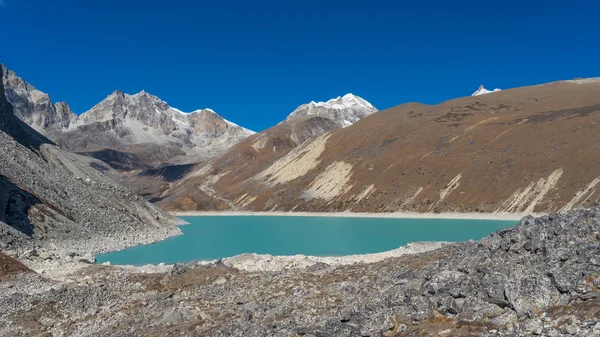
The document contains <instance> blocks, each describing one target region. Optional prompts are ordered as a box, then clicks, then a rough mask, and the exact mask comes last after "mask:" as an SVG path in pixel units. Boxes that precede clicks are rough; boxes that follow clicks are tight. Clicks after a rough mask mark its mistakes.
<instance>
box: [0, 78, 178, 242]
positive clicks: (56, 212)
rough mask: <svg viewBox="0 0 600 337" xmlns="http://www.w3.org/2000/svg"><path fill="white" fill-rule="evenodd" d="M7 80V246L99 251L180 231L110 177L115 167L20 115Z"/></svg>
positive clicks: (1, 137)
mask: <svg viewBox="0 0 600 337" xmlns="http://www.w3.org/2000/svg"><path fill="white" fill-rule="evenodd" d="M4 75H6V72H3V76H4ZM2 83H4V81H2ZM2 83H0V148H2V151H0V250H9V251H13V252H15V251H16V252H23V251H24V250H25V249H27V248H29V249H34V248H37V247H42V248H45V249H58V250H61V249H62V250H69V251H73V252H81V253H85V252H99V251H106V250H114V249H121V248H125V247H128V246H131V245H135V244H140V243H148V242H154V241H156V240H160V239H164V238H167V237H169V236H171V235H174V234H177V233H179V230H178V229H177V228H176V227H175V226H174V225H175V224H176V222H177V219H175V218H173V217H172V216H170V215H168V214H166V213H165V212H163V211H162V210H160V209H159V208H157V207H154V206H153V205H151V204H149V203H148V202H146V201H145V200H143V199H142V198H141V197H139V196H137V195H135V194H134V193H133V192H131V191H130V190H128V189H126V188H124V187H121V186H119V185H116V184H115V183H113V182H112V181H110V180H109V178H108V177H109V176H111V168H110V167H109V166H107V165H106V164H104V163H102V162H100V161H98V160H94V159H91V158H88V157H83V156H79V155H76V154H72V153H69V152H66V151H64V150H62V149H61V148H59V147H57V146H55V145H54V144H53V143H52V142H51V141H50V140H48V139H47V138H45V137H43V136H42V135H40V134H39V133H38V132H36V131H35V130H34V129H32V128H31V127H30V126H29V125H27V124H25V123H24V122H23V121H22V120H20V119H19V118H17V117H16V116H15V114H14V112H13V107H12V105H11V104H10V103H8V101H7V100H6V97H5V95H4V88H3V85H2ZM36 111H37V110H36ZM63 111H64V110H63ZM36 120H37V119H36ZM98 171H104V172H105V173H107V175H103V174H100V173H99V172H98ZM113 174H115V173H114V172H113Z"/></svg>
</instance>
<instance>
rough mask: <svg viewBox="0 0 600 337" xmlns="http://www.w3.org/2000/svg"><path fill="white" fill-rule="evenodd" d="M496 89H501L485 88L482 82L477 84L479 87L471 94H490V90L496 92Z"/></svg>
mask: <svg viewBox="0 0 600 337" xmlns="http://www.w3.org/2000/svg"><path fill="white" fill-rule="evenodd" d="M497 91H502V89H498V88H496V89H494V90H491V91H490V90H487V89H486V88H484V87H483V84H482V85H480V86H479V89H477V91H475V92H474V93H473V95H471V96H479V95H485V94H490V93H492V92H497Z"/></svg>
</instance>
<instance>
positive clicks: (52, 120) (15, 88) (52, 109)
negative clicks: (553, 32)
mask: <svg viewBox="0 0 600 337" xmlns="http://www.w3.org/2000/svg"><path fill="white" fill-rule="evenodd" d="M0 70H1V72H2V74H3V76H2V79H3V84H4V88H5V90H6V97H7V99H8V101H9V102H11V104H12V105H13V106H14V111H15V115H16V116H17V117H18V118H20V119H21V120H23V121H24V122H25V123H27V124H28V125H29V126H31V127H32V128H34V129H36V130H38V131H43V130H46V129H50V128H52V129H54V128H55V129H58V130H60V129H63V128H66V127H69V125H70V123H71V122H72V121H75V120H77V118H78V117H77V115H76V114H74V113H73V112H72V111H71V109H70V108H69V106H68V105H67V104H66V103H64V102H61V103H57V104H53V103H52V100H51V99H50V96H48V94H46V93H44V92H41V91H39V90H37V89H36V88H35V87H33V86H32V85H31V84H29V83H27V82H25V81H24V80H23V79H22V78H20V77H18V76H17V75H16V74H15V73H14V72H13V71H11V70H8V69H7V68H6V67H5V66H4V65H3V64H0Z"/></svg>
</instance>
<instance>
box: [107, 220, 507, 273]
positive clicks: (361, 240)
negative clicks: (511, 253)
mask: <svg viewBox="0 0 600 337" xmlns="http://www.w3.org/2000/svg"><path fill="white" fill-rule="evenodd" d="M180 218H181V219H183V220H185V221H187V222H189V225H184V226H181V227H180V228H181V230H182V231H183V233H184V234H183V235H180V236H178V237H174V238H171V239H168V240H165V241H161V242H157V243H153V244H148V245H143V246H137V247H132V248H129V249H125V250H122V251H118V252H112V253H107V254H99V255H97V256H96V258H97V263H103V262H106V261H110V263H111V264H117V265H124V264H128V265H145V264H158V263H161V262H163V263H166V264H171V263H175V262H188V261H193V260H215V259H219V258H225V257H231V256H235V255H239V254H244V253H258V254H271V255H295V254H304V255H313V256H344V255H353V254H369V253H379V252H384V251H388V250H392V249H396V248H398V247H400V246H403V245H405V244H407V243H409V242H416V241H467V240H469V239H474V240H479V239H481V238H483V237H485V236H487V235H488V234H490V233H492V232H494V231H497V230H500V229H503V228H508V227H513V226H515V225H516V224H517V223H518V221H516V220H509V221H506V220H464V219H393V218H352V217H303V216H191V217H180Z"/></svg>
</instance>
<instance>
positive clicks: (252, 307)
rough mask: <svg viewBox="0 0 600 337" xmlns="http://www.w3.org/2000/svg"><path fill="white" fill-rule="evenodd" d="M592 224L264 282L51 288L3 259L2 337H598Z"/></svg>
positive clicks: (89, 283) (117, 277) (97, 281)
mask: <svg viewBox="0 0 600 337" xmlns="http://www.w3.org/2000/svg"><path fill="white" fill-rule="evenodd" d="M599 212H600V210H598V209H594V210H589V211H575V212H570V213H568V214H564V215H550V216H545V217H542V218H532V217H526V218H524V219H523V220H521V222H520V224H519V225H518V226H517V227H515V228H513V229H505V230H501V231H499V232H496V233H493V234H491V235H490V236H489V237H487V238H484V239H483V240H481V241H479V242H464V243H456V244H450V245H445V246H443V247H442V248H440V249H436V250H430V251H427V252H423V253H420V254H415V255H404V256H400V257H396V258H389V259H386V260H383V261H380V262H376V263H367V264H363V263H360V264H349V265H337V266H336V265H328V264H326V263H318V264H314V265H312V266H309V267H306V268H301V267H299V268H293V269H283V270H281V269H280V270H271V269H270V268H266V269H268V270H271V271H268V272H265V271H256V270H253V271H244V270H242V269H236V268H234V267H232V264H231V263H230V262H231V261H230V260H229V259H226V260H224V261H217V262H214V263H212V264H209V265H202V264H200V263H190V264H186V265H175V266H174V267H173V268H169V269H170V272H164V271H160V269H159V268H160V267H154V268H150V267H146V268H142V269H132V268H120V267H111V266H98V265H96V266H88V267H86V268H84V269H80V270H78V271H77V272H75V273H72V274H70V275H66V278H67V279H68V280H65V281H62V280H52V279H48V278H47V277H43V276H41V275H38V274H35V273H33V272H28V271H27V269H26V268H24V267H23V266H22V265H19V264H17V263H16V262H15V261H11V260H10V259H5V258H3V256H2V255H0V278H2V277H3V272H2V270H4V269H6V270H8V271H9V272H7V273H5V274H8V275H7V276H5V277H6V278H5V279H4V281H2V282H0V307H1V308H2V309H3V310H1V311H0V335H5V336H31V335H35V334H37V333H46V334H48V335H50V334H52V335H55V336H56V335H66V336H72V335H73V336H75V335H77V336H79V335H93V336H114V335H119V336H181V335H188V336H215V337H218V336H281V337H284V336H285V337H288V336H305V337H314V336H332V337H337V336H371V337H379V336H386V337H392V336H457V337H466V336H537V335H541V336H564V335H571V336H585V337H589V336H598V335H600V299H599V295H600V291H599V290H598V289H599V287H600V259H599V258H598V256H600V213H599ZM277 260H278V258H277V257H272V258H271V261H272V262H273V263H275V262H276V261H277ZM299 262H301V261H299ZM3 266H6V268H4V267H3Z"/></svg>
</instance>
